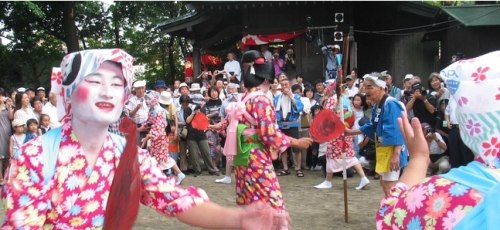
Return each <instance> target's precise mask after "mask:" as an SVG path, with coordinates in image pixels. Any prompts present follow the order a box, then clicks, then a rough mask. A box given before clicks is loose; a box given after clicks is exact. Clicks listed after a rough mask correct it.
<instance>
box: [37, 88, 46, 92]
mask: <svg viewBox="0 0 500 230" xmlns="http://www.w3.org/2000/svg"><path fill="white" fill-rule="evenodd" d="M36 91H37V92H38V91H45V88H43V87H38V88H37V89H36Z"/></svg>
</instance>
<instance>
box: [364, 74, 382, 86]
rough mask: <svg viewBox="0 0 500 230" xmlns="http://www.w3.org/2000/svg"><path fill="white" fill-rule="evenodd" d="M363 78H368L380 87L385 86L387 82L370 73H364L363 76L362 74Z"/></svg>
mask: <svg viewBox="0 0 500 230" xmlns="http://www.w3.org/2000/svg"><path fill="white" fill-rule="evenodd" d="M363 79H365V80H367V79H370V80H371V81H373V82H374V83H375V85H378V86H380V87H382V88H385V87H386V86H387V83H386V82H385V81H384V80H381V79H378V77H374V76H372V75H370V74H365V76H363Z"/></svg>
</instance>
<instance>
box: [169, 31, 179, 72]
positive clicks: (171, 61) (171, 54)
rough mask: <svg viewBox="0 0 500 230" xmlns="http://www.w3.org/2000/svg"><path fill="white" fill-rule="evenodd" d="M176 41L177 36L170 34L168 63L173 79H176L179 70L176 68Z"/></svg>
mask: <svg viewBox="0 0 500 230" xmlns="http://www.w3.org/2000/svg"><path fill="white" fill-rule="evenodd" d="M174 41H175V36H170V38H169V41H168V65H169V66H170V76H171V77H172V79H174V80H175V79H176V78H177V77H176V74H177V70H176V69H175V60H174Z"/></svg>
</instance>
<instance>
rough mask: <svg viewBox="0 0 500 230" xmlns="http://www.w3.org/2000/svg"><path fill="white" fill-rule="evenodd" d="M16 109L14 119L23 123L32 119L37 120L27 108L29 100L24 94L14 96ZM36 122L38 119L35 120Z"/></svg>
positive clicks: (30, 109) (31, 110)
mask: <svg viewBox="0 0 500 230" xmlns="http://www.w3.org/2000/svg"><path fill="white" fill-rule="evenodd" d="M15 101H16V108H15V109H14V119H20V120H21V121H22V122H23V123H26V121H27V120H29V119H31V118H33V119H37V118H36V115H35V112H33V109H32V108H30V107H29V105H30V99H29V98H28V94H26V93H17V94H16V100H15ZM37 121H38V119H37Z"/></svg>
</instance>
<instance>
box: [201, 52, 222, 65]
mask: <svg viewBox="0 0 500 230" xmlns="http://www.w3.org/2000/svg"><path fill="white" fill-rule="evenodd" d="M201 64H203V65H206V66H214V67H219V66H220V65H221V64H222V59H221V58H220V57H217V56H215V55H211V54H203V55H202V56H201Z"/></svg>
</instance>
